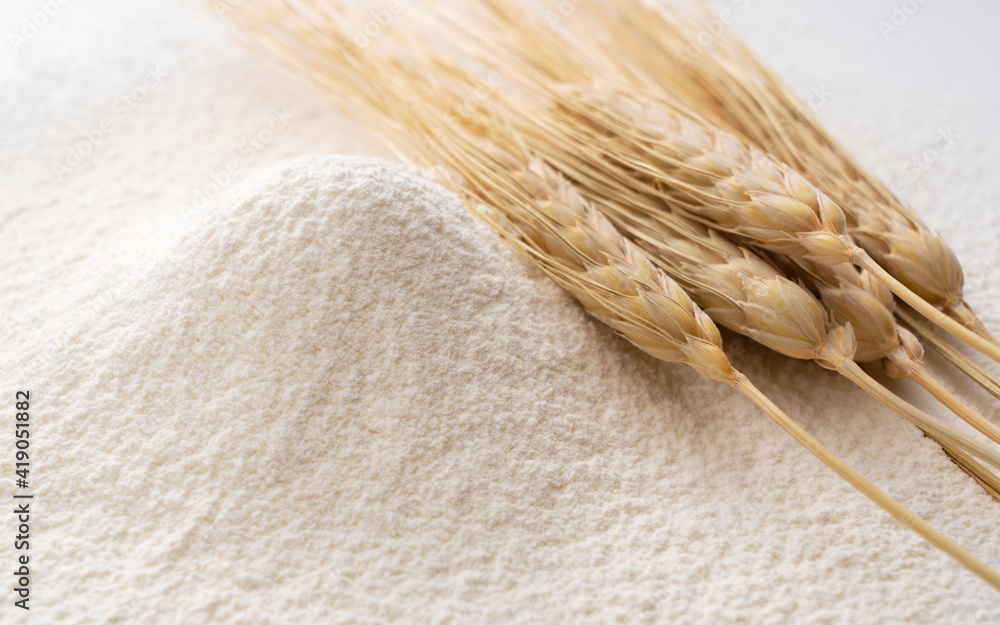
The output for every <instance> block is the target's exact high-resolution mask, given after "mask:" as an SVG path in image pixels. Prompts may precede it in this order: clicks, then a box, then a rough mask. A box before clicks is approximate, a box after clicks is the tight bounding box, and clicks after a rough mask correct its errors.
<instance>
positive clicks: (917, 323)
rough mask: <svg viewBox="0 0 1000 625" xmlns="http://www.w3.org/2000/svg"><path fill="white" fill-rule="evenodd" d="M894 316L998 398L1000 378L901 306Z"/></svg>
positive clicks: (999, 394) (999, 397) (999, 396)
mask: <svg viewBox="0 0 1000 625" xmlns="http://www.w3.org/2000/svg"><path fill="white" fill-rule="evenodd" d="M896 316H897V317H899V319H900V321H901V322H902V323H903V325H905V326H906V327H907V328H909V329H910V331H912V332H914V333H916V334H917V335H919V336H920V338H922V339H924V340H925V341H926V342H927V344H928V345H930V346H931V347H933V348H934V350H935V351H936V352H938V353H939V354H941V355H942V356H944V357H945V358H946V359H947V360H948V361H949V362H951V363H952V364H953V365H955V366H956V367H958V369H959V370H961V371H962V373H964V374H965V375H967V376H969V377H970V378H972V380H973V381H975V382H976V384H978V385H979V386H981V387H982V388H983V389H984V390H986V392H988V393H989V394H990V395H992V396H994V397H996V398H997V399H1000V380H997V379H996V378H995V377H994V376H993V375H992V374H991V373H990V372H989V371H987V370H986V369H984V368H983V367H982V366H981V365H980V364H979V363H977V362H976V361H974V360H972V359H971V358H969V356H967V355H966V354H964V353H963V352H962V351H960V350H959V349H957V348H955V347H953V346H952V345H951V343H949V342H948V341H946V340H945V339H944V338H943V337H941V336H939V335H938V333H937V332H935V331H934V329H933V328H931V327H930V326H928V325H927V324H926V323H924V322H923V321H921V319H920V317H919V315H916V314H914V313H912V312H910V311H908V310H906V309H905V308H903V307H897V308H896Z"/></svg>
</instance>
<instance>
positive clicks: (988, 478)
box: [924, 432, 1000, 501]
mask: <svg viewBox="0 0 1000 625" xmlns="http://www.w3.org/2000/svg"><path fill="white" fill-rule="evenodd" d="M924 433H925V434H927V436H928V437H929V438H930V439H931V440H933V441H934V442H936V443H937V444H938V445H941V449H943V450H944V453H946V454H947V455H948V457H949V458H951V461H952V462H954V463H955V464H956V465H958V467H959V468H960V469H962V470H963V471H965V473H966V474H967V475H968V476H969V477H971V478H972V479H974V480H975V481H976V483H977V484H979V485H980V486H981V487H982V488H983V490H984V491H986V494H988V495H989V496H990V497H993V498H994V499H996V500H997V501H1000V478H998V477H997V476H996V474H995V473H993V472H992V471H990V470H989V469H987V468H986V467H984V466H983V465H981V464H980V463H979V462H978V461H976V459H975V458H973V457H972V456H970V455H969V454H967V453H965V452H964V451H962V450H961V449H959V448H958V447H955V446H954V445H952V444H951V443H949V442H947V441H944V440H941V439H939V438H937V437H936V436H934V435H933V434H928V433H927V432H924Z"/></svg>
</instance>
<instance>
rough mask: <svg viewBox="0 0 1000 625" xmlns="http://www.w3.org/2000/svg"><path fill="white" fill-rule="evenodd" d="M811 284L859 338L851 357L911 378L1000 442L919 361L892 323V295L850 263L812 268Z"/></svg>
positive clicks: (997, 430)
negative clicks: (880, 362) (881, 363)
mask: <svg viewBox="0 0 1000 625" xmlns="http://www.w3.org/2000/svg"><path fill="white" fill-rule="evenodd" d="M809 274H810V275H809V276H808V277H811V278H812V279H811V284H812V285H813V286H814V288H815V289H816V290H817V291H818V293H819V297H820V300H821V301H822V303H823V306H824V307H825V308H826V309H827V311H829V313H830V315H831V316H832V318H833V319H834V320H835V321H836V322H838V323H850V324H851V326H852V327H853V328H854V333H855V336H856V338H857V341H858V346H859V347H858V352H857V353H856V355H855V360H857V361H858V362H866V361H869V360H879V359H881V360H882V361H883V367H884V369H885V371H886V373H888V374H889V375H890V376H892V377H895V378H903V377H906V378H910V379H911V380H913V381H914V382H916V383H917V384H919V385H920V386H921V387H922V388H923V389H924V390H926V391H927V392H928V393H930V394H931V395H933V396H934V398H935V399H937V400H938V401H940V402H941V403H942V404H944V405H945V406H947V407H948V409H949V410H951V411H952V412H954V413H955V414H956V415H958V416H959V417H960V418H961V419H962V420H963V421H965V422H966V423H968V424H969V425H971V426H972V427H974V428H975V429H977V430H979V431H980V432H981V433H983V434H984V435H986V437H988V438H989V439H990V440H992V441H994V442H996V443H1000V427H997V426H996V425H995V424H994V423H993V422H991V421H989V420H987V419H986V418H985V417H983V416H982V415H981V414H979V413H978V412H976V411H975V410H973V409H972V408H971V407H969V405H968V404H966V403H965V402H963V401H962V400H960V399H959V398H958V397H956V396H955V395H954V394H953V393H951V391H949V390H948V389H947V388H945V387H944V386H943V385H942V384H941V383H940V382H938V381H937V380H936V379H935V378H934V377H933V376H931V375H930V373H929V372H928V371H927V369H926V368H925V367H924V364H923V353H924V350H923V347H922V346H921V345H920V342H919V341H918V340H917V338H916V337H915V336H914V335H913V334H912V333H910V332H909V331H908V330H906V329H905V328H902V327H900V326H899V325H898V324H897V323H896V319H895V317H894V316H893V310H894V307H895V302H894V301H893V298H892V294H891V293H890V292H889V291H888V290H887V289H886V288H885V287H884V286H883V285H882V284H880V283H878V282H876V281H874V280H872V279H871V278H870V276H868V275H866V274H865V273H864V272H858V271H856V270H855V269H854V268H853V267H848V266H839V267H833V268H830V267H818V266H817V267H811V269H810V272H809Z"/></svg>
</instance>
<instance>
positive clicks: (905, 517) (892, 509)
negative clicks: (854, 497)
mask: <svg viewBox="0 0 1000 625" xmlns="http://www.w3.org/2000/svg"><path fill="white" fill-rule="evenodd" d="M733 386H734V388H736V389H737V390H738V391H740V392H741V393H743V394H744V395H745V396H746V397H747V398H749V399H750V401H752V402H753V403H755V404H757V406H758V407H760V409H761V410H763V411H764V412H765V413H767V415H768V416H769V417H771V418H772V419H773V420H774V422H775V423H777V424H778V425H779V426H780V427H781V429H783V430H785V431H786V432H788V433H789V434H790V435H791V436H792V438H794V439H795V440H797V441H798V442H799V443H800V444H801V445H802V446H803V447H805V448H806V449H808V450H809V451H810V453H812V454H813V455H814V456H816V457H817V458H819V459H820V461H821V462H823V464H825V465H826V466H828V467H830V469H832V470H833V471H834V473H836V474H837V475H839V476H840V477H842V478H843V479H844V480H845V481H847V482H848V483H849V484H851V485H852V486H854V488H856V489H858V490H859V491H860V492H861V493H862V494H864V495H865V496H866V497H868V498H869V499H871V500H872V501H873V502H874V503H875V504H876V505H877V506H879V507H880V508H882V509H883V510H885V511H886V512H888V513H889V514H890V515H892V517H893V518H895V519H896V520H897V521H899V522H900V523H902V524H903V525H905V526H906V527H908V528H910V529H911V530H913V531H914V532H916V533H917V534H919V535H920V536H922V537H923V538H924V540H926V541H927V542H929V543H931V544H932V545H934V546H935V547H937V548H938V549H940V550H941V551H943V552H945V553H946V554H948V555H949V556H951V557H952V558H954V559H955V560H956V561H957V562H958V563H959V564H961V565H962V566H964V567H965V568H967V569H969V570H970V571H972V572H973V573H975V574H976V575H978V576H979V577H981V578H982V579H983V580H985V581H986V582H987V583H988V584H990V585H991V586H993V587H994V588H996V589H997V590H1000V574H997V573H996V571H994V570H993V569H991V568H990V567H988V566H986V565H985V564H984V563H982V562H980V561H979V560H978V559H976V558H975V557H974V556H973V555H972V554H970V553H969V552H967V551H965V550H964V549H962V548H961V547H959V546H958V545H957V544H955V543H954V542H952V541H951V540H950V539H948V538H947V537H946V536H944V535H943V534H941V533H940V532H938V531H937V530H935V529H934V528H933V527H931V526H930V525H928V524H927V522H926V521H924V520H923V519H921V518H920V517H918V516H917V515H915V514H914V513H912V512H910V511H909V510H907V509H906V508H904V507H903V505H902V504H900V503H899V502H898V501H896V500H895V499H893V498H892V497H890V496H889V495H887V494H885V493H884V492H882V491H881V490H879V489H878V488H877V487H876V486H875V485H874V484H872V483H871V482H869V481H868V480H866V479H865V478H864V477H862V476H861V474H859V473H858V472H857V471H855V470H854V469H852V468H851V467H850V466H849V465H848V464H846V463H845V462H844V461H843V460H841V459H840V458H838V457H837V456H835V455H834V454H833V453H831V452H830V450H828V449H827V448H826V447H824V446H823V444H822V443H820V442H819V441H818V440H816V439H815V438H814V437H813V436H812V435H810V434H809V433H808V432H806V431H805V430H804V429H802V427H800V426H799V425H798V424H797V423H795V422H794V421H792V420H791V419H790V418H789V417H788V416H787V415H786V414H785V413H784V412H782V410H781V409H780V408H778V407H777V406H776V405H774V403H773V402H771V400H770V399H768V398H767V396H766V395H764V394H763V393H761V392H760V391H759V390H758V389H757V388H756V387H755V386H754V385H753V384H751V383H750V380H748V379H747V377H746V376H744V375H742V374H740V375H739V376H737V378H736V380H735V381H734V382H733Z"/></svg>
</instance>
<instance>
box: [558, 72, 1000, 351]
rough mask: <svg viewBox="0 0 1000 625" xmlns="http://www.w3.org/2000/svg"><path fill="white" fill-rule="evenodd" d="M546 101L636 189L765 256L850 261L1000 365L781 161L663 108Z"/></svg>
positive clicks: (629, 99) (591, 100)
mask: <svg viewBox="0 0 1000 625" xmlns="http://www.w3.org/2000/svg"><path fill="white" fill-rule="evenodd" d="M554 95H555V97H556V99H557V102H558V104H559V109H558V110H557V111H556V117H555V119H554V121H555V122H556V123H560V124H561V125H562V127H563V128H564V129H566V130H567V131H570V132H573V133H574V135H575V136H576V137H578V140H579V141H581V142H583V143H586V144H587V145H594V144H596V145H598V146H599V147H600V149H601V151H602V153H603V154H604V155H605V156H608V157H609V158H611V159H614V160H615V161H617V162H619V163H621V164H622V165H625V166H627V167H629V168H631V169H632V170H633V171H634V172H635V173H636V176H635V177H634V181H635V184H636V185H637V187H636V188H637V190H648V189H649V188H650V187H653V188H656V187H661V188H665V189H667V190H668V191H667V193H668V194H669V198H670V200H671V202H672V203H674V204H675V205H677V206H680V207H682V208H683V209H684V210H686V211H688V212H689V213H690V214H692V215H693V216H696V217H698V218H700V219H703V220H705V221H707V222H710V223H711V224H712V225H713V226H714V227H716V228H719V229H722V230H725V231H727V232H730V233H731V234H733V235H735V236H738V237H740V238H741V239H743V240H745V241H747V242H749V243H751V244H753V245H755V246H757V247H760V248H762V249H766V250H768V251H771V252H773V253H777V254H783V255H787V256H790V257H793V258H802V259H805V260H808V261H813V262H818V263H822V264H828V265H836V264H841V263H854V264H856V265H858V266H859V267H861V268H863V269H866V270H868V271H869V272H871V273H872V275H874V276H875V277H876V278H878V280H879V281H881V282H883V283H884V284H885V285H886V286H887V287H889V289H891V290H892V292H893V293H894V294H896V295H897V296H898V297H899V298H900V299H902V300H903V301H905V302H906V303H907V304H909V305H910V306H912V307H913V308H914V309H915V310H917V312H919V313H920V314H922V315H924V316H925V317H927V318H928V319H930V320H931V321H933V322H934V323H935V324H936V325H938V326H940V327H941V328H943V329H945V330H946V331H948V332H949V333H951V334H953V335H954V336H956V337H958V338H960V339H962V340H963V341H965V342H966V343H968V344H969V345H971V346H973V347H975V348H977V349H979V350H980V351H982V352H983V353H985V354H987V355H989V356H990V357H992V358H994V359H996V360H997V361H1000V346H998V345H995V344H993V343H991V342H989V341H987V340H985V339H983V338H982V337H981V336H979V335H978V334H976V333H974V332H972V331H970V330H969V329H968V328H966V327H965V326H963V325H961V324H959V323H957V322H956V321H954V320H953V319H951V318H950V317H948V316H947V315H945V314H944V313H942V312H941V311H940V310H938V309H937V308H935V307H933V306H931V305H930V304H928V303H927V302H926V301H924V300H923V299H922V298H920V297H919V296H918V295H916V294H915V293H913V291H911V290H910V289H908V288H906V287H905V286H904V285H903V284H901V283H900V282H899V281H898V280H896V279H895V278H894V277H892V276H891V275H889V274H888V273H887V272H886V271H885V270H884V269H883V268H882V267H881V266H879V265H878V263H876V262H875V261H874V260H873V259H872V258H871V256H869V255H868V253H867V252H865V251H864V250H863V249H862V248H860V247H858V246H857V245H855V244H854V242H853V241H852V240H851V239H850V237H849V236H848V234H847V221H846V218H845V216H844V214H843V212H842V211H841V210H840V208H839V207H838V206H837V205H836V204H835V203H834V202H833V201H832V200H831V199H830V198H829V197H827V196H826V195H824V194H823V193H821V192H819V191H818V190H817V189H816V188H815V187H813V186H812V185H811V184H810V183H808V182H807V181H806V180H805V179H804V178H803V177H802V176H801V175H799V174H798V173H797V172H795V171H794V170H792V169H791V168H789V167H788V166H787V165H782V164H780V163H777V162H775V161H774V160H773V159H771V158H770V157H768V156H767V155H765V154H764V153H762V152H760V151H758V150H756V149H755V148H753V147H748V146H746V145H744V144H742V143H740V142H739V141H738V140H737V139H736V138H735V137H732V136H731V135H727V134H726V133H723V132H721V131H718V130H716V129H713V128H710V127H708V126H706V125H704V124H702V123H699V122H698V121H696V120H695V119H693V118H691V117H688V116H687V115H686V114H684V113H682V112H680V111H676V110H669V109H668V108H667V107H666V106H665V105H662V104H661V103H654V102H650V101H645V102H644V101H642V100H641V99H640V98H638V97H636V96H628V95H624V94H608V93H598V92H593V91H589V92H579V91H577V92H575V93H565V92H562V93H560V92H556V93H555V94H554Z"/></svg>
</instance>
